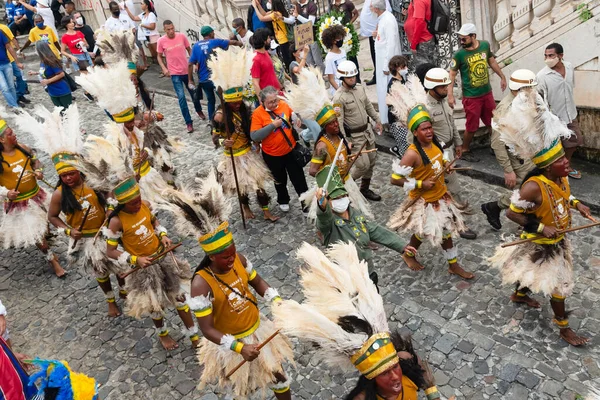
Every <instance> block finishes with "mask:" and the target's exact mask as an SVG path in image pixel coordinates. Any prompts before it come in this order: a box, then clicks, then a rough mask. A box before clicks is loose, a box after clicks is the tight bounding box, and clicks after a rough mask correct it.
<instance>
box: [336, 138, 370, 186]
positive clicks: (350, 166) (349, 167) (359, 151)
mask: <svg viewBox="0 0 600 400" xmlns="http://www.w3.org/2000/svg"><path fill="white" fill-rule="evenodd" d="M366 145H367V142H364V143H363V144H362V146H360V149H358V153H356V157H354V158H353V159H352V162H351V163H350V165H349V166H348V172H346V175H344V176H343V177H342V178H344V179H346V177H347V176H348V174H350V170H351V169H352V166H353V165H354V163H355V162H356V160H358V157H360V155H361V153H362V151H363V149H364V148H365V146H366Z"/></svg>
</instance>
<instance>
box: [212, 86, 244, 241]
mask: <svg viewBox="0 0 600 400" xmlns="http://www.w3.org/2000/svg"><path fill="white" fill-rule="evenodd" d="M217 94H218V95H219V100H220V101H221V112H222V113H223V123H224V124H225V133H227V139H231V132H230V131H229V123H228V121H227V114H228V111H227V104H226V103H225V101H224V100H223V89H221V87H219V90H217ZM229 153H230V154H231V167H232V168H233V179H234V181H235V190H236V191H237V195H238V202H239V203H240V214H241V216H242V225H243V226H244V229H246V218H244V204H243V202H242V193H241V191H240V184H239V183H238V176H237V170H236V168H235V156H234V155H233V149H232V148H231V147H230V148H229Z"/></svg>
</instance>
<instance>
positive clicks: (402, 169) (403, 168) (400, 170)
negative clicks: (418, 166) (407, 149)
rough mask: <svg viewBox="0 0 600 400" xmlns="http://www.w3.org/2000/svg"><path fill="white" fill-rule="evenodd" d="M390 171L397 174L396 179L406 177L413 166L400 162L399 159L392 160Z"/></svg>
mask: <svg viewBox="0 0 600 400" xmlns="http://www.w3.org/2000/svg"><path fill="white" fill-rule="evenodd" d="M392 172H393V173H394V175H397V176H398V177H400V178H398V179H401V178H406V177H408V176H410V174H411V173H412V172H413V167H410V166H408V165H402V164H400V160H394V162H393V163H392Z"/></svg>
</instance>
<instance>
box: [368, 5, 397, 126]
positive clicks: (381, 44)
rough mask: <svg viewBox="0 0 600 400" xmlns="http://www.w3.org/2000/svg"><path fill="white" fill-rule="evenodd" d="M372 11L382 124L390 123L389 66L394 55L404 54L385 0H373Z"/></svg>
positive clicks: (395, 25) (394, 21) (378, 101)
mask: <svg viewBox="0 0 600 400" xmlns="http://www.w3.org/2000/svg"><path fill="white" fill-rule="evenodd" d="M371 11H372V12H373V14H375V15H377V31H375V32H373V36H374V37H375V76H376V79H377V103H378V105H379V119H380V120H381V123H382V124H384V125H385V124H387V123H388V106H387V103H386V101H385V98H386V96H387V87H388V82H389V81H390V79H391V78H392V76H391V75H390V71H389V68H388V64H389V63H390V59H391V58H392V57H393V56H397V55H400V54H402V53H401V51H402V50H401V49H400V34H399V33H398V22H396V18H395V17H394V16H393V15H392V13H391V12H389V11H387V10H386V4H385V0H372V1H371Z"/></svg>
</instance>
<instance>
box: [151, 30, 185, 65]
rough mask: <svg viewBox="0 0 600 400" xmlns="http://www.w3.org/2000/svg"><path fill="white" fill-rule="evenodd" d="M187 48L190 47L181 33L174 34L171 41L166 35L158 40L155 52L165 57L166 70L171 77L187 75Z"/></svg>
mask: <svg viewBox="0 0 600 400" xmlns="http://www.w3.org/2000/svg"><path fill="white" fill-rule="evenodd" d="M188 47H190V42H189V41H188V39H187V37H185V35H184V34H183V33H179V32H177V33H175V37H174V38H173V39H170V38H169V37H168V36H166V35H165V36H163V37H161V38H160V39H158V45H157V48H156V51H157V52H158V54H164V55H165V57H166V59H167V69H168V70H169V73H170V74H171V75H187V74H188V53H187V50H186V48H188Z"/></svg>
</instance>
